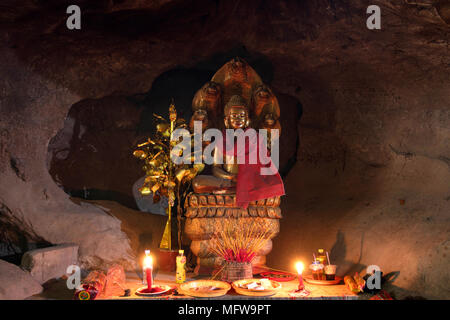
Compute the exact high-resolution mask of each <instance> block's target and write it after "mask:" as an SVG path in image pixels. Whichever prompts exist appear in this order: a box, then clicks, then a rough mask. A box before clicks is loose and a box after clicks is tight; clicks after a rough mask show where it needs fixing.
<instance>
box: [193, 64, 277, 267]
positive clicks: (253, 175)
mask: <svg viewBox="0 0 450 320" xmlns="http://www.w3.org/2000/svg"><path fill="white" fill-rule="evenodd" d="M192 110H193V116H192V118H191V123H190V126H189V127H190V129H191V133H194V130H193V126H194V121H201V122H202V131H205V130H206V129H208V128H215V129H219V130H222V129H224V128H225V129H234V130H237V129H242V130H246V129H247V128H249V126H250V122H251V124H252V128H254V129H255V130H256V131H258V129H267V130H268V133H269V136H270V134H271V131H272V130H273V129H280V128H281V127H280V123H279V118H280V107H279V105H278V101H277V99H276V97H275V96H274V94H273V93H272V91H271V89H270V88H269V87H268V86H266V85H264V83H263V82H262V80H261V78H260V77H259V75H258V74H257V73H256V71H255V70H254V69H253V68H252V67H251V66H250V65H249V64H248V63H247V62H246V61H245V60H244V59H241V58H234V59H232V60H231V61H228V62H227V63H225V64H224V65H223V66H222V67H221V68H220V69H219V70H218V71H217V72H216V73H215V74H214V76H213V77H212V78H211V81H209V82H207V83H206V84H205V85H204V86H203V87H202V88H200V90H198V91H197V93H196V94H195V96H194V99H193V101H192ZM223 137H224V138H225V137H226V135H225V134H223ZM257 139H259V136H258V138H257ZM205 141H207V140H204V141H203V148H205V146H206V145H207V144H208V143H209V142H205ZM249 141H250V140H249ZM221 142H223V141H220V142H219V141H217V142H216V148H215V149H214V151H213V152H214V154H213V155H214V162H213V164H212V165H211V166H206V167H205V170H204V171H203V175H198V176H196V177H195V178H194V179H193V181H192V187H193V192H191V193H190V194H189V195H188V196H187V198H186V201H185V203H184V206H185V218H186V220H185V234H186V236H187V237H188V238H189V239H190V240H191V244H190V248H191V250H192V253H193V254H194V255H195V256H197V266H196V269H195V272H196V273H199V274H210V273H211V272H212V270H213V269H216V268H220V266H221V265H222V263H223V258H221V257H218V256H217V255H216V254H215V253H214V252H213V251H212V250H211V246H212V245H213V242H212V238H213V237H214V235H215V234H216V231H217V230H221V229H223V221H225V220H228V221H231V225H234V226H235V227H236V230H238V229H239V226H240V225H242V224H249V223H255V230H254V232H255V233H256V234H261V235H262V234H266V232H267V231H268V230H271V232H272V233H271V235H270V236H268V239H269V241H268V242H267V243H266V245H265V246H264V248H261V249H260V250H258V252H257V253H256V257H255V258H254V260H253V261H252V266H253V268H254V270H255V268H261V269H264V265H265V261H266V258H265V256H266V255H267V254H268V253H269V252H270V251H271V249H272V241H271V239H272V238H273V237H275V236H276V234H277V233H278V232H279V226H280V224H279V219H280V218H281V209H280V201H281V196H282V195H284V187H283V183H282V180H281V177H280V175H279V174H278V172H276V174H273V175H264V174H261V172H262V171H261V169H262V167H263V164H262V163H257V164H250V163H237V159H236V156H235V153H234V152H230V151H231V150H226V151H224V150H222V151H220V150H218V148H217V145H218V143H221ZM257 142H258V143H254V140H253V142H252V143H249V144H245V146H244V152H245V155H246V156H247V154H248V156H249V158H250V154H254V153H253V152H255V150H258V152H259V150H261V149H260V144H259V143H260V140H257ZM269 145H270V144H269ZM269 145H267V146H266V147H267V148H269ZM255 146H257V147H256V148H255ZM235 152H236V153H238V152H239V150H236V151H235ZM263 152H264V151H263ZM270 152H271V151H270V150H268V153H270ZM258 154H259V153H258ZM258 157H259V156H258ZM208 174H209V175H208Z"/></svg>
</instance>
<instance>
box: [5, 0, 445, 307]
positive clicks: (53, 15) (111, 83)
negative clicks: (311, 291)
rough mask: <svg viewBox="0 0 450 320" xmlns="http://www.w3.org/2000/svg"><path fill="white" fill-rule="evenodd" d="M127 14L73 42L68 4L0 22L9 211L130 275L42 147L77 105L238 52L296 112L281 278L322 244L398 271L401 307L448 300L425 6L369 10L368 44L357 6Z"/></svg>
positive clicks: (436, 71) (436, 65)
mask: <svg viewBox="0 0 450 320" xmlns="http://www.w3.org/2000/svg"><path fill="white" fill-rule="evenodd" d="M124 3H125V4H124ZM124 3H122V4H121V5H122V6H123V5H125V7H123V8H119V6H120V5H117V6H115V5H114V3H111V2H105V5H104V6H93V5H91V4H89V3H88V2H84V1H80V4H81V6H82V7H83V8H84V11H83V12H84V18H83V27H82V30H80V31H69V30H67V29H66V27H65V7H64V5H65V2H64V1H62V2H59V4H56V2H55V3H53V2H49V3H48V4H47V7H45V6H44V5H42V4H40V3H37V2H32V1H26V0H21V1H15V2H14V4H11V5H10V6H7V7H6V8H7V10H3V11H2V12H1V13H0V19H1V20H0V21H1V24H2V28H1V29H0V30H1V31H0V40H1V48H0V56H1V57H2V60H1V61H2V62H1V63H0V74H1V75H2V77H1V79H0V89H1V90H0V108H1V109H0V112H1V118H0V174H1V181H0V204H1V205H2V206H4V207H5V208H8V210H4V211H5V212H9V213H10V214H11V215H13V216H14V217H18V218H20V220H21V221H26V222H27V224H28V225H30V226H31V228H32V229H33V231H34V232H35V233H36V234H37V235H38V236H39V237H41V238H42V239H44V240H45V241H48V242H50V243H63V242H76V243H78V244H79V245H80V257H81V262H82V263H83V264H84V265H86V266H87V267H90V266H91V267H92V266H98V265H101V264H103V263H108V262H112V261H122V262H123V264H124V265H126V266H129V267H130V268H131V267H132V266H134V263H135V258H134V257H133V252H132V249H131V247H132V245H131V243H130V237H129V236H127V233H126V232H125V231H124V230H123V228H121V225H122V223H121V219H124V218H123V217H122V218H118V217H114V216H113V215H110V214H108V212H105V211H104V210H102V209H101V208H99V207H98V206H95V204H88V203H81V204H77V203H75V202H73V201H71V199H70V197H69V195H67V194H66V193H64V192H63V190H61V189H60V188H59V187H58V186H57V185H56V183H55V181H54V180H53V179H52V177H51V176H50V174H49V171H48V167H47V152H48V145H49V142H50V140H51V139H52V138H53V137H54V136H55V135H56V134H57V133H58V131H59V130H61V129H62V128H63V127H64V119H65V118H66V117H67V115H68V113H69V109H70V108H71V106H73V105H74V104H76V103H78V102H80V101H82V100H86V99H99V98H103V97H107V96H114V95H124V96H129V95H134V94H139V93H144V92H148V91H149V90H150V89H151V86H152V83H153V81H154V79H156V78H157V77H158V76H159V75H160V74H162V73H164V72H165V71H167V70H170V69H172V68H174V67H176V66H180V65H181V66H184V67H188V68H189V67H192V66H194V65H196V64H197V63H198V62H200V61H204V60H208V59H209V58H210V57H211V56H214V55H216V54H217V53H221V52H227V51H228V50H230V48H233V47H236V46H244V47H245V49H246V50H247V51H248V52H254V53H258V54H260V55H263V56H265V57H266V58H267V59H268V60H269V61H270V63H271V64H272V65H273V67H274V69H273V70H274V72H273V78H272V82H271V84H270V85H271V86H272V87H273V88H274V89H275V90H276V91H277V93H279V94H284V95H287V96H289V97H293V98H294V99H295V100H298V101H301V103H302V106H303V116H302V118H301V120H300V121H299V122H298V133H299V136H300V141H299V148H298V155H297V162H296V164H295V166H294V167H293V168H292V170H291V171H290V172H289V173H288V175H287V177H286V178H285V183H286V191H287V196H286V197H284V199H283V207H282V210H283V216H284V218H283V220H282V222H281V233H280V235H279V236H278V237H277V238H276V239H275V241H274V249H273V251H272V254H271V256H269V264H270V265H272V266H275V267H282V268H283V269H287V268H290V266H292V264H293V260H294V259H298V258H302V259H304V260H305V261H309V259H310V258H309V255H310V253H311V252H312V251H313V250H315V249H317V248H318V247H319V246H322V247H326V248H328V249H330V250H331V253H332V259H333V260H334V261H336V262H337V263H338V264H339V265H340V272H345V271H349V270H359V269H364V267H365V266H366V265H369V264H377V265H379V266H380V267H381V268H382V269H383V270H385V271H386V272H391V271H399V272H400V273H399V276H398V278H397V279H396V280H395V282H394V283H393V288H394V287H395V289H396V292H397V295H398V296H399V297H402V296H405V295H409V294H419V295H423V296H426V297H439V298H448V297H449V291H448V289H447V288H448V284H449V282H450V281H449V274H448V268H447V267H446V266H447V264H448V262H449V258H448V239H449V233H448V232H449V230H448V225H449V214H448V213H449V212H450V210H449V209H450V200H449V199H450V198H449V197H450V194H449V193H450V191H449V190H450V188H449V186H450V185H449V181H450V179H449V178H450V177H449V175H450V173H449V159H450V148H449V141H450V139H449V137H450V132H449V130H450V114H449V105H448V101H450V96H449V95H450V85H449V80H448V74H449V66H450V62H449V54H448V43H449V26H448V25H447V24H446V23H445V21H444V20H443V19H442V17H441V16H440V15H439V12H438V11H437V10H436V8H435V7H433V5H432V4H433V3H434V2H433V1H429V2H427V3H429V4H430V6H423V7H422V6H411V5H408V4H406V3H403V2H402V3H399V2H396V1H374V4H378V5H380V7H381V9H382V13H383V15H382V17H383V20H382V29H381V30H377V31H370V30H368V29H367V28H366V27H365V19H366V14H365V9H366V5H367V4H366V3H365V2H364V1H345V0H339V1H326V0H321V1H282V2H264V3H260V2H252V1H248V2H245V3H243V2H236V3H234V2H231V1H216V2H210V1H197V2H191V1H184V2H181V1H167V2H158V3H157V2H152V1H138V2H135V1H125V2H124ZM150 3H151V4H150ZM156 3H157V4H156ZM440 3H441V2H440ZM144 4H145V5H144ZM52 5H53V7H52ZM49 8H52V9H51V10H50V9H49ZM124 8H125V9H127V10H126V11H124V10H123V9H124ZM441 11H442V10H441ZM38 17H40V18H38ZM282 108H283V106H282ZM400 200H404V204H401V203H403V202H402V201H400ZM11 220H12V219H11ZM94 244H95V245H94ZM293 244H295V246H293ZM293 248H294V249H293ZM431 270H433V272H431Z"/></svg>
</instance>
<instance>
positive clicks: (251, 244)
mask: <svg viewBox="0 0 450 320" xmlns="http://www.w3.org/2000/svg"><path fill="white" fill-rule="evenodd" d="M256 226H257V223H255V222H252V223H249V224H246V223H242V224H236V223H233V222H232V221H231V220H228V219H224V222H223V224H222V228H221V230H219V231H217V232H216V233H215V234H214V236H213V238H212V239H211V244H212V245H211V251H212V252H214V253H215V254H216V255H218V256H219V257H222V258H223V259H225V260H226V261H230V262H231V261H234V262H252V260H253V259H254V258H255V256H256V254H257V252H258V251H259V250H260V249H261V248H262V247H263V246H264V245H265V244H266V243H267V241H269V239H271V238H272V237H273V236H274V232H273V231H271V230H267V231H264V232H260V231H257V230H256V229H260V228H255V227H256Z"/></svg>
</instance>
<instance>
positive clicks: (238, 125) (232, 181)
mask: <svg viewBox="0 0 450 320" xmlns="http://www.w3.org/2000/svg"><path fill="white" fill-rule="evenodd" d="M224 124H225V128H226V129H234V130H237V129H243V130H244V129H246V128H247V127H248V126H249V124H250V118H249V110H248V107H247V105H246V103H245V101H244V99H243V98H242V97H240V96H238V95H234V96H232V97H231V98H230V100H229V101H228V103H227V104H226V105H225V108H224ZM215 152H216V153H217V151H215ZM214 156H215V157H214V158H215V163H214V164H213V167H212V173H213V175H212V176H207V175H199V176H197V177H195V178H194V181H193V183H192V187H193V189H194V192H195V193H214V194H225V193H233V192H234V191H235V186H236V176H237V173H238V164H237V160H236V159H230V157H231V156H229V155H224V156H223V157H224V159H223V160H222V162H221V163H222V164H221V163H216V162H220V161H217V160H219V159H218V157H217V154H215V155H214Z"/></svg>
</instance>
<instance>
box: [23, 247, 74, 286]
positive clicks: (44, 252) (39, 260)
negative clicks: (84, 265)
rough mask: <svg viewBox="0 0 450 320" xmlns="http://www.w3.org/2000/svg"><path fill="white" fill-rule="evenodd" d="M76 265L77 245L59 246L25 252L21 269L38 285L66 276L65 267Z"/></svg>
mask: <svg viewBox="0 0 450 320" xmlns="http://www.w3.org/2000/svg"><path fill="white" fill-rule="evenodd" d="M70 265H78V245H75V244H60V245H57V246H52V247H49V248H44V249H36V250H31V251H28V252H25V254H24V255H23V257H22V263H21V267H22V269H24V270H27V271H29V272H30V274H31V276H32V277H33V278H34V279H36V280H37V281H38V282H39V283H40V284H43V283H45V282H47V281H48V280H51V279H57V278H60V277H62V276H63V275H65V274H66V271H67V267H68V266H70Z"/></svg>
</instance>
